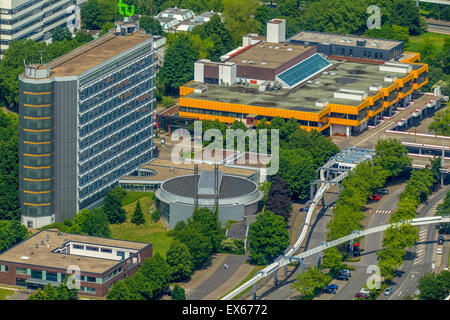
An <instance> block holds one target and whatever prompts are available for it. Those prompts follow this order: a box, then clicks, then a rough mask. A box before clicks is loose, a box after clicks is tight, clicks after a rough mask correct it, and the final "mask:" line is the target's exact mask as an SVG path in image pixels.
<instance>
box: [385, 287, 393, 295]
mask: <svg viewBox="0 0 450 320" xmlns="http://www.w3.org/2000/svg"><path fill="white" fill-rule="evenodd" d="M391 293H392V288H389V287H388V288H386V290H384V295H385V296H388V295H390V294H391Z"/></svg>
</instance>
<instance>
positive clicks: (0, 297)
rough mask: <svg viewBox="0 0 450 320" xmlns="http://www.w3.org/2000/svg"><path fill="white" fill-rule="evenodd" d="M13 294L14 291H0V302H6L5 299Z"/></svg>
mask: <svg viewBox="0 0 450 320" xmlns="http://www.w3.org/2000/svg"><path fill="white" fill-rule="evenodd" d="M13 294H14V290H8V289H0V300H6V297H8V296H11V295H13Z"/></svg>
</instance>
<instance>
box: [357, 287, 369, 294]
mask: <svg viewBox="0 0 450 320" xmlns="http://www.w3.org/2000/svg"><path fill="white" fill-rule="evenodd" d="M359 292H361V293H364V294H370V291H369V290H367V289H366V288H362V289H361V290H359Z"/></svg>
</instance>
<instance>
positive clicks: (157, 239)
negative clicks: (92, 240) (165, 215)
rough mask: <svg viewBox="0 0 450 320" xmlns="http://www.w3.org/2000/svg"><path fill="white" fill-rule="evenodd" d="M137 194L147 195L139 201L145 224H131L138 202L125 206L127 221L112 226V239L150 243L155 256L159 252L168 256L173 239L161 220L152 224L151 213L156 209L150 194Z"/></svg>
mask: <svg viewBox="0 0 450 320" xmlns="http://www.w3.org/2000/svg"><path fill="white" fill-rule="evenodd" d="M137 193H145V195H146V197H140V199H139V201H140V202H141V207H142V212H143V213H144V218H145V224H143V225H140V226H137V225H135V224H133V223H131V217H132V215H133V213H134V209H135V207H136V203H137V200H136V201H134V202H132V203H129V204H127V205H125V206H123V208H124V209H125V211H126V212H127V220H126V221H125V222H124V223H121V224H116V225H111V238H114V239H121V240H132V241H142V242H149V243H152V244H153V254H155V253H157V252H158V253H160V254H161V255H163V256H166V253H167V251H168V250H169V247H170V244H171V243H172V240H173V239H172V238H171V237H169V236H168V231H167V230H166V229H165V227H164V225H163V224H162V222H161V220H160V221H158V222H157V223H151V212H152V211H153V210H154V209H155V203H154V201H153V198H152V197H151V196H149V193H148V192H137Z"/></svg>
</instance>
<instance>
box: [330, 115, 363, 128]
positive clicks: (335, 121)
mask: <svg viewBox="0 0 450 320" xmlns="http://www.w3.org/2000/svg"><path fill="white" fill-rule="evenodd" d="M330 123H331V124H342V125H344V126H352V127H357V126H359V125H360V124H361V121H358V120H350V119H341V118H332V117H330Z"/></svg>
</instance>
